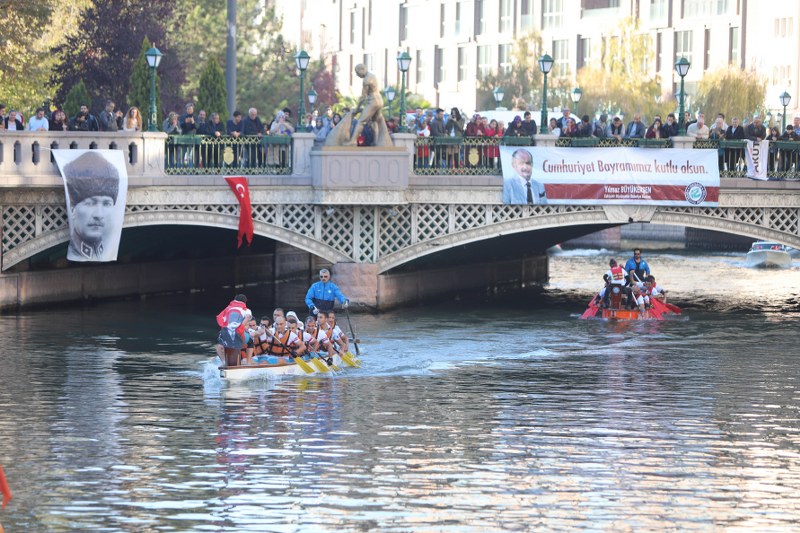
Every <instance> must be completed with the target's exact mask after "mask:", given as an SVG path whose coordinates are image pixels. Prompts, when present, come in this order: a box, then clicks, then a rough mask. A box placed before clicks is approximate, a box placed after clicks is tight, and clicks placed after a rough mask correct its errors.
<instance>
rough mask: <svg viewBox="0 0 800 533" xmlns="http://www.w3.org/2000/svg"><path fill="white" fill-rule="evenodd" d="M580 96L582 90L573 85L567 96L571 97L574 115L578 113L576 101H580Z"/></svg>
mask: <svg viewBox="0 0 800 533" xmlns="http://www.w3.org/2000/svg"><path fill="white" fill-rule="evenodd" d="M581 96H583V91H581V88H580V87H575V88H574V89H572V92H571V93H570V95H569V97H570V98H571V99H572V104H573V105H572V107H573V108H574V109H573V111H575V114H576V115H577V114H578V102H580V101H581Z"/></svg>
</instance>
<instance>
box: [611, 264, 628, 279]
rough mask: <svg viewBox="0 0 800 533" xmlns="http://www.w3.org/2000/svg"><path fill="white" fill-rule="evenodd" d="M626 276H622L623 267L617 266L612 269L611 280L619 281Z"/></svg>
mask: <svg viewBox="0 0 800 533" xmlns="http://www.w3.org/2000/svg"><path fill="white" fill-rule="evenodd" d="M624 277H625V276H624V275H623V274H622V267H621V266H619V265H617V266H615V267H611V278H612V279H613V280H614V281H619V280H621V279H623V278H624Z"/></svg>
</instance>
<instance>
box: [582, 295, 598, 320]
mask: <svg viewBox="0 0 800 533" xmlns="http://www.w3.org/2000/svg"><path fill="white" fill-rule="evenodd" d="M599 309H600V308H599V307H598V306H597V304H596V303H594V298H592V299H591V300H590V301H589V309H587V310H586V311H584V312H583V314H582V315H581V318H584V319H585V318H594V316H595V315H596V314H597V311H598V310H599Z"/></svg>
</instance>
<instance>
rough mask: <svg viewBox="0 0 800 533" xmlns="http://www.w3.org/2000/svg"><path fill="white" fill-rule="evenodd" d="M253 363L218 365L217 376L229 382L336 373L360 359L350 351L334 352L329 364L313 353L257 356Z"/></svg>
mask: <svg viewBox="0 0 800 533" xmlns="http://www.w3.org/2000/svg"><path fill="white" fill-rule="evenodd" d="M254 361H255V362H254V364H251V365H239V366H224V365H223V366H220V367H219V377H220V379H221V380H222V381H227V382H229V383H234V382H242V381H249V380H253V379H265V378H266V379H270V378H275V377H278V376H308V375H312V374H327V373H338V372H340V371H341V370H342V369H343V368H345V367H353V368H358V367H360V366H361V362H360V360H359V359H358V358H357V357H355V356H354V355H353V354H351V353H349V352H348V353H345V354H338V353H337V354H335V355H334V356H333V359H332V361H331V364H330V365H329V364H328V363H326V362H325V360H324V359H323V358H322V357H320V356H318V355H317V354H314V356H310V355H304V356H302V357H297V358H296V359H295V358H293V357H276V356H272V355H270V356H258V357H256V358H254Z"/></svg>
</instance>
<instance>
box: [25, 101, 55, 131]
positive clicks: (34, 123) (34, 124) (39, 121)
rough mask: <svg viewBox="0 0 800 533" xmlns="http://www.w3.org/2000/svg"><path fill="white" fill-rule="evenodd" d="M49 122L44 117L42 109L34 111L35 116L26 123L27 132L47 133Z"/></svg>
mask: <svg viewBox="0 0 800 533" xmlns="http://www.w3.org/2000/svg"><path fill="white" fill-rule="evenodd" d="M49 130H50V122H49V121H48V120H47V117H45V116H44V108H43V107H40V108H38V109H37V110H36V115H35V116H34V117H32V118H31V119H30V120H29V121H28V131H49Z"/></svg>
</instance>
